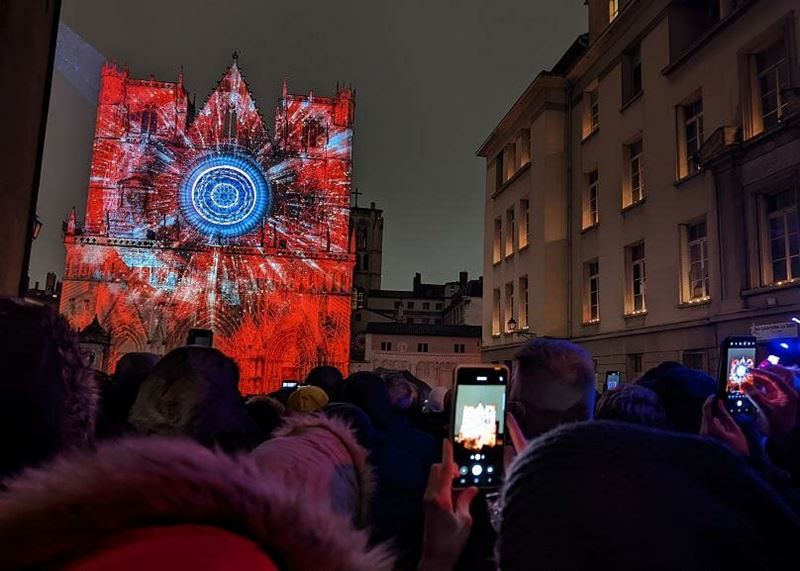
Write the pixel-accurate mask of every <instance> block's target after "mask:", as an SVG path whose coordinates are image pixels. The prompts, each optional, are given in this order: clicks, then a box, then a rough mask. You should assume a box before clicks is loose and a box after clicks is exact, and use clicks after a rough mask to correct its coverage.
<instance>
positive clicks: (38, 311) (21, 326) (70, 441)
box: [0, 297, 98, 477]
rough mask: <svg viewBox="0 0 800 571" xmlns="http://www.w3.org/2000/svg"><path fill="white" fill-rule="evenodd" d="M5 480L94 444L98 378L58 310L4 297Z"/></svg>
mask: <svg viewBox="0 0 800 571" xmlns="http://www.w3.org/2000/svg"><path fill="white" fill-rule="evenodd" d="M0 362H2V364H3V371H2V373H0V477H3V476H9V475H11V474H14V473H16V472H18V471H19V470H21V469H22V468H25V467H27V466H32V465H36V464H40V463H41V462H44V461H46V460H47V459H49V458H50V457H52V456H53V455H55V454H56V453H57V452H59V451H62V450H66V449H70V448H80V447H83V446H87V445H90V444H91V443H92V442H93V439H94V428H95V422H96V417H97V406H98V389H97V384H96V383H97V380H96V377H95V375H94V374H93V372H92V371H91V369H89V368H88V367H87V366H86V364H85V363H84V359H83V357H82V355H81V350H80V345H79V344H78V336H77V334H76V333H75V332H74V331H73V330H72V329H71V328H70V326H69V324H68V323H67V322H66V321H65V320H64V318H63V317H61V316H60V315H58V313H56V312H55V310H53V309H51V308H49V307H45V306H40V305H33V304H28V303H25V302H24V301H22V300H18V299H14V298H10V297H0Z"/></svg>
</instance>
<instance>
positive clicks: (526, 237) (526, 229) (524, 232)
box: [519, 198, 531, 250]
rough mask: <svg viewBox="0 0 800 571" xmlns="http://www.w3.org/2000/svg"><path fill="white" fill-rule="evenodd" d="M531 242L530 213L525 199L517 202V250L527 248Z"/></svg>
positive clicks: (528, 203)
mask: <svg viewBox="0 0 800 571" xmlns="http://www.w3.org/2000/svg"><path fill="white" fill-rule="evenodd" d="M530 241H531V211H530V202H529V201H528V199H527V198H523V199H522V200H520V201H519V249H520V250H521V249H522V248H524V247H525V246H527V245H528V244H529V243H530Z"/></svg>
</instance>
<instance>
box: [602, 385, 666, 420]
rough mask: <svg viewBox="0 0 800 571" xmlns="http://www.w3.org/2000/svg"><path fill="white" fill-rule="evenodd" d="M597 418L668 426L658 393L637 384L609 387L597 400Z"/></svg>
mask: <svg viewBox="0 0 800 571" xmlns="http://www.w3.org/2000/svg"><path fill="white" fill-rule="evenodd" d="M594 417H595V419H597V420H617V421H620V422H630V423H631V424H641V425H642V426H649V427H651V428H662V429H666V428H669V421H668V420H667V413H666V412H665V411H664V406H663V405H662V404H661V399H659V398H658V395H657V394H656V393H654V392H653V391H651V390H650V389H647V388H645V387H642V386H639V385H622V386H620V387H617V388H616V389H609V390H607V391H606V392H604V393H603V394H602V395H601V396H600V400H598V401H597V410H596V411H595V414H594Z"/></svg>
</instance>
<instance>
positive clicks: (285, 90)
mask: <svg viewBox="0 0 800 571" xmlns="http://www.w3.org/2000/svg"><path fill="white" fill-rule="evenodd" d="M281 94H282V95H283V98H284V99H286V96H287V95H289V85H288V83H286V78H285V77H284V78H283V88H282V89H281Z"/></svg>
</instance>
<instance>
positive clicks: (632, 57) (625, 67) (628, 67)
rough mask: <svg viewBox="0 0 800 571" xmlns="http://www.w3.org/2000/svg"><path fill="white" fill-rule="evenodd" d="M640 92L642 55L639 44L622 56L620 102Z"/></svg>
mask: <svg viewBox="0 0 800 571" xmlns="http://www.w3.org/2000/svg"><path fill="white" fill-rule="evenodd" d="M641 92H642V56H641V51H640V48H639V45H638V44H637V45H635V46H633V47H632V48H631V49H629V50H628V51H627V52H625V54H623V58H622V104H623V105H625V104H626V103H628V102H629V101H631V100H632V99H633V98H635V97H636V96H637V95H639V94H640V93H641Z"/></svg>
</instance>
